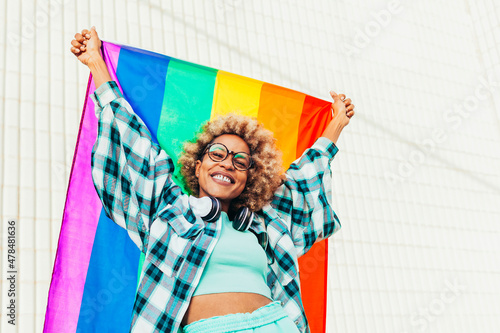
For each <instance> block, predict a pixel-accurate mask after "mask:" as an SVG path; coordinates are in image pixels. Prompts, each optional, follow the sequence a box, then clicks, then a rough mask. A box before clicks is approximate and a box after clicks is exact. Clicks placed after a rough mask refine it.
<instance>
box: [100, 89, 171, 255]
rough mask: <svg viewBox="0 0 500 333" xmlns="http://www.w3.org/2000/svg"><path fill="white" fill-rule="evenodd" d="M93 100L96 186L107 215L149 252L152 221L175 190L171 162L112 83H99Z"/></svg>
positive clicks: (143, 249)
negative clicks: (161, 204) (97, 121)
mask: <svg viewBox="0 0 500 333" xmlns="http://www.w3.org/2000/svg"><path fill="white" fill-rule="evenodd" d="M91 98H92V100H93V101H94V104H95V112H96V115H97V117H98V118H99V124H98V134H97V140H96V142H95V144H94V147H93V150H92V178H93V180H94V186H95V188H96V190H97V193H98V195H99V197H100V199H101V201H102V204H103V207H104V210H105V212H106V214H107V215H108V217H109V218H111V219H112V220H113V221H114V222H115V223H117V224H118V225H120V226H121V227H123V228H126V229H127V231H128V234H129V236H130V238H131V239H132V240H133V241H134V243H135V244H136V245H137V246H138V247H139V249H140V250H141V251H143V252H145V249H146V248H147V241H148V235H149V226H150V223H151V221H154V219H155V218H156V213H157V211H158V208H159V204H160V202H162V201H163V202H164V201H167V202H168V200H169V198H168V197H169V194H170V192H171V190H172V188H173V187H174V186H175V184H174V183H173V181H172V178H171V175H172V174H173V171H174V165H173V162H172V160H171V158H170V157H169V156H168V155H167V154H166V153H165V151H163V150H161V149H160V147H159V146H158V145H157V144H155V143H154V142H153V141H152V140H151V134H150V133H149V131H148V129H147V127H146V125H145V124H144V122H143V121H142V120H141V119H140V118H139V117H138V116H137V115H136V114H135V113H134V111H133V110H132V108H131V106H130V105H129V103H128V102H127V101H126V100H125V99H124V98H123V96H122V94H121V92H120V90H119V89H118V86H117V84H116V83H115V82H114V81H110V82H106V83H105V84H103V85H101V86H100V87H99V88H98V89H97V90H96V91H95V92H94V94H93V95H92V96H91ZM160 198H161V200H160ZM170 199H172V198H170Z"/></svg>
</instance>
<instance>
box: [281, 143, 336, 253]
mask: <svg viewBox="0 0 500 333" xmlns="http://www.w3.org/2000/svg"><path fill="white" fill-rule="evenodd" d="M337 151H338V148H337V146H336V145H335V144H334V143H333V142H332V141H330V140H329V139H327V138H323V137H321V138H319V139H318V140H316V142H315V143H314V145H313V146H312V147H311V148H309V149H307V150H306V151H305V152H304V153H303V154H302V156H301V157H300V158H299V159H297V160H296V161H295V162H293V163H292V165H290V168H289V169H288V171H287V172H286V181H285V182H284V184H283V185H282V186H280V187H279V188H278V190H277V191H276V193H275V195H274V198H273V201H272V203H271V205H272V206H273V207H274V208H275V209H276V210H277V211H278V213H279V215H280V216H281V218H282V219H283V220H284V221H285V222H286V223H287V228H288V230H290V232H291V234H292V238H293V241H294V245H295V248H296V250H297V254H298V256H299V257H300V256H302V255H304V254H305V253H306V252H307V251H308V250H309V249H310V248H311V246H312V245H313V244H314V243H315V242H317V241H319V240H322V239H324V238H327V237H329V236H331V235H332V234H333V233H335V232H336V231H337V230H339V229H340V221H339V219H338V217H337V215H336V214H335V212H334V211H333V208H332V177H331V169H330V163H331V161H332V160H333V158H334V156H335V154H336V153H337Z"/></svg>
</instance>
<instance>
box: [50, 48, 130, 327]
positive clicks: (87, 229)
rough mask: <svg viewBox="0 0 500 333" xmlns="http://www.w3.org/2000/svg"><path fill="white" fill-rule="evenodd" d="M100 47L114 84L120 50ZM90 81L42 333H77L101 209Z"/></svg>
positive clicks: (95, 128)
mask: <svg viewBox="0 0 500 333" xmlns="http://www.w3.org/2000/svg"><path fill="white" fill-rule="evenodd" d="M103 43H105V44H107V45H106V49H105V50H104V53H105V54H104V57H105V59H106V62H107V65H108V68H110V73H111V77H112V79H113V80H115V81H116V74H115V72H116V66H117V64H118V56H119V54H120V46H118V45H113V44H109V43H106V42H103ZM111 68H112V69H111ZM90 80H91V78H89V85H88V87H87V95H86V97H85V107H84V109H83V114H82V121H81V122H80V131H79V133H78V142H77V144H76V151H75V158H74V160H73V166H72V169H71V176H70V180H69V186H68V192H67V194H66V205H65V209H64V214H63V222H62V226H61V233H60V236H59V245H58V249H57V254H56V259H55V262H54V270H53V272H52V283H51V286H50V291H49V297H48V302H47V312H46V316H45V326H44V332H76V327H77V324H78V317H79V313H80V307H81V301H82V296H83V290H84V286H85V280H86V277H87V270H88V265H89V261H90V256H91V253H92V246H93V244H94V237H95V232H96V228H97V223H98V221H99V215H100V213H101V209H102V204H101V201H100V200H99V197H98V196H97V193H96V191H95V188H94V185H93V184H94V183H93V181H92V175H91V161H90V160H91V153H92V147H93V145H94V142H95V140H96V136H97V118H96V117H95V113H94V103H93V102H92V100H91V99H90V97H89V95H90V94H92V93H93V92H94V90H95V86H94V82H91V81H90ZM82 212H85V214H82Z"/></svg>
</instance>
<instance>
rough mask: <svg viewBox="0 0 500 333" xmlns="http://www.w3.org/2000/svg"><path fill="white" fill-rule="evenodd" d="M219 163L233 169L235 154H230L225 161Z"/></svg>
mask: <svg viewBox="0 0 500 333" xmlns="http://www.w3.org/2000/svg"><path fill="white" fill-rule="evenodd" d="M219 165H221V166H223V167H224V168H225V169H227V170H233V169H234V165H233V156H232V155H231V154H229V155H228V156H227V157H226V159H225V160H224V161H220V162H219Z"/></svg>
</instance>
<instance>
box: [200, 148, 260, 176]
mask: <svg viewBox="0 0 500 333" xmlns="http://www.w3.org/2000/svg"><path fill="white" fill-rule="evenodd" d="M205 153H208V157H210V159H211V160H212V161H214V162H222V161H224V160H225V159H226V158H227V156H228V155H229V154H231V155H233V159H232V162H233V166H234V167H235V168H236V170H240V171H246V170H248V169H250V168H251V167H252V165H253V160H252V157H251V156H250V154H247V153H245V152H239V153H235V152H234V151H230V150H229V149H227V147H226V146H224V145H223V144H222V143H209V144H208V145H207V148H205V151H204V152H203V154H205Z"/></svg>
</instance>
